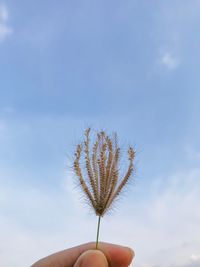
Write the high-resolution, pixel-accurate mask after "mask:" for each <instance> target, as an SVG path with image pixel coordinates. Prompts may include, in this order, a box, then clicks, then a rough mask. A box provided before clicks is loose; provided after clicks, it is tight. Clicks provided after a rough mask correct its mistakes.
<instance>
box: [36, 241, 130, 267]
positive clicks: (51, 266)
mask: <svg viewBox="0 0 200 267" xmlns="http://www.w3.org/2000/svg"><path fill="white" fill-rule="evenodd" d="M133 257H134V252H133V250H132V249H130V248H128V247H122V246H118V245H113V244H108V243H102V242H100V243H99V249H98V250H95V243H88V244H83V245H80V246H78V247H73V248H70V249H66V250H63V251H60V252H57V253H55V254H52V255H50V256H48V257H46V258H44V259H41V260H39V261H37V262H36V263H34V264H33V265H32V266H31V267H108V266H109V267H126V266H129V265H130V263H131V261H132V259H133Z"/></svg>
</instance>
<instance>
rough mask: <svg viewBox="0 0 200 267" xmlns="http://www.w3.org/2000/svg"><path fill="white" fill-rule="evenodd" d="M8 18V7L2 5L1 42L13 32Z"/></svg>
mask: <svg viewBox="0 0 200 267" xmlns="http://www.w3.org/2000/svg"><path fill="white" fill-rule="evenodd" d="M8 20H9V15H8V9H7V7H6V6H5V5H0V42H2V41H4V40H5V39H6V38H7V37H8V36H9V35H10V34H11V33H12V28H11V27H10V26H9V25H8Z"/></svg>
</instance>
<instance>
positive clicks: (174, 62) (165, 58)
mask: <svg viewBox="0 0 200 267" xmlns="http://www.w3.org/2000/svg"><path fill="white" fill-rule="evenodd" d="M179 63H180V62H179V60H178V58H176V57H175V56H173V55H172V54H171V53H170V52H165V53H164V54H163V55H162V57H161V64H162V65H164V66H165V67H166V68H168V69H169V70H174V69H176V68H177V67H178V66H179Z"/></svg>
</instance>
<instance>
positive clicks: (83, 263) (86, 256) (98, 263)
mask: <svg viewBox="0 0 200 267" xmlns="http://www.w3.org/2000/svg"><path fill="white" fill-rule="evenodd" d="M74 267H108V262H107V259H106V257H105V255H104V254H103V253H102V252H101V251H100V250H87V251H85V252H84V253H83V254H81V255H80V257H79V258H78V259H77V261H76V263H75V265H74Z"/></svg>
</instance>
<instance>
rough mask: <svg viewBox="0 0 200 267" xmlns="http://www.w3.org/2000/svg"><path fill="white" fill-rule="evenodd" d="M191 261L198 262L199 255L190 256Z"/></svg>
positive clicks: (199, 259)
mask: <svg viewBox="0 0 200 267" xmlns="http://www.w3.org/2000/svg"><path fill="white" fill-rule="evenodd" d="M191 260H193V261H200V254H192V255H191Z"/></svg>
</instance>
